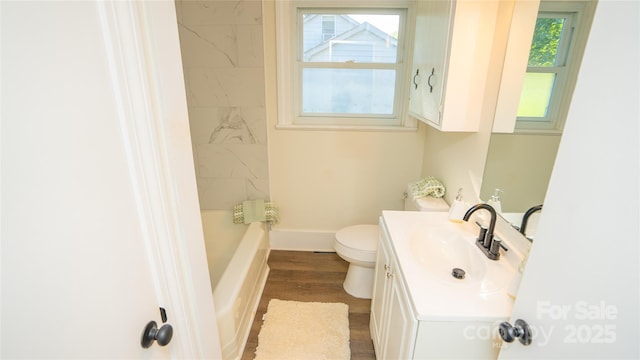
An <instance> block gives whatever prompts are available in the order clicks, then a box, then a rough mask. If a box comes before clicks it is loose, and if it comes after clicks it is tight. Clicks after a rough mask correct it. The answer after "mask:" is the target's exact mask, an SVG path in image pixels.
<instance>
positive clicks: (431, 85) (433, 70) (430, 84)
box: [414, 68, 436, 93]
mask: <svg viewBox="0 0 640 360" xmlns="http://www.w3.org/2000/svg"><path fill="white" fill-rule="evenodd" d="M435 72H436V68H431V75H429V78H428V79H427V85H429V92H430V93H432V92H433V85H434V84H432V83H431V78H432V77H434V76H435V75H436V74H435ZM417 74H418V73H416V75H417ZM414 78H415V76H414ZM414 83H415V81H414ZM416 87H418V85H416Z"/></svg>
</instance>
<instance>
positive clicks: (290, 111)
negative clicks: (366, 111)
mask: <svg viewBox="0 0 640 360" xmlns="http://www.w3.org/2000/svg"><path fill="white" fill-rule="evenodd" d="M275 6H276V54H277V82H278V122H277V128H288V129H292V128H293V129H375V130H392V129H398V130H415V129H416V128H417V122H416V121H415V120H414V119H412V118H410V117H408V116H406V108H407V104H408V98H407V96H408V91H407V89H406V86H407V85H406V84H408V80H407V79H408V78H409V76H410V74H409V73H408V72H409V71H410V69H409V66H408V64H407V62H408V60H409V59H410V53H409V51H408V50H409V44H411V41H412V39H411V38H410V37H409V34H411V31H410V30H411V27H412V23H411V22H410V21H409V20H410V15H411V14H412V2H411V1H404V0H403V1H397V0H396V1H387V0H384V1H379V0H373V1H372V0H369V1H366V0H349V1H341V2H327V1H314V0H301V1H276V4H275ZM309 8H311V9H314V11H315V10H318V11H321V10H323V9H325V10H326V11H327V13H331V14H334V13H337V12H339V10H340V9H345V10H344V11H343V12H344V13H348V12H350V13H353V12H354V11H358V12H365V13H375V12H376V11H377V12H380V13H385V11H389V10H390V9H393V10H394V11H395V10H398V13H399V15H400V16H401V19H400V28H399V30H398V55H397V56H398V58H397V61H396V63H395V64H387V65H383V67H386V68H392V69H395V70H396V87H395V102H394V114H392V115H390V116H384V115H370V116H361V115H358V116H337V115H333V114H324V115H321V116H302V115H301V114H302V112H301V95H302V69H303V66H302V65H303V61H302V60H303V59H301V58H300V57H301V55H300V54H301V51H300V49H301V47H302V41H301V37H302V36H301V35H300V34H301V31H302V24H298V18H299V16H300V15H299V11H300V9H309ZM316 12H317V11H316ZM375 64H376V65H379V63H375ZM330 67H331V68H367V69H368V68H374V69H375V68H379V67H372V66H371V64H364V63H363V64H359V63H358V64H353V63H330Z"/></svg>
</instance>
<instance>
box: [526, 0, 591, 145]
mask: <svg viewBox="0 0 640 360" xmlns="http://www.w3.org/2000/svg"><path fill="white" fill-rule="evenodd" d="M586 5H587V1H541V2H540V8H539V11H538V16H537V17H536V19H538V18H541V17H562V16H566V15H567V14H572V15H571V16H570V17H569V16H567V20H568V21H567V23H565V28H564V29H563V38H562V39H561V40H560V44H559V49H558V55H557V56H558V58H559V59H561V61H560V63H559V64H558V66H554V67H539V68H538V67H527V70H526V71H527V72H528V73H555V74H556V79H555V83H554V85H553V89H552V93H551V99H550V102H549V108H548V109H547V115H546V117H544V118H529V117H516V124H515V132H516V133H562V131H563V129H564V123H565V120H566V117H567V113H568V111H569V105H570V103H571V97H572V95H573V89H574V87H575V82H576V79H577V75H578V71H579V68H580V62H581V61H582V54H583V52H584V46H585V44H586V39H587V36H588V30H589V27H590V21H587V19H586V18H585V17H586V13H587V11H586ZM527 58H528V56H527Z"/></svg>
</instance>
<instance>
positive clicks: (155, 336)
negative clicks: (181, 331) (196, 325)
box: [140, 321, 173, 349]
mask: <svg viewBox="0 0 640 360" xmlns="http://www.w3.org/2000/svg"><path fill="white" fill-rule="evenodd" d="M172 337H173V328H172V327H171V325H169V324H164V325H162V326H161V327H160V329H158V324H156V322H155V321H149V323H148V324H147V326H145V328H144V332H143V333H142V340H141V341H140V344H141V345H142V347H143V348H145V349H146V348H148V347H149V346H151V345H153V342H154V341H157V342H158V345H160V346H165V345H167V344H168V343H169V342H170V341H171V338H172Z"/></svg>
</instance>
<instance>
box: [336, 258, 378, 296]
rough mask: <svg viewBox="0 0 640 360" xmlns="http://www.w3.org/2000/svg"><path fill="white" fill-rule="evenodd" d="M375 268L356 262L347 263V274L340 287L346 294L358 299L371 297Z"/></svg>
mask: <svg viewBox="0 0 640 360" xmlns="http://www.w3.org/2000/svg"><path fill="white" fill-rule="evenodd" d="M374 274H375V269H374V268H373V267H364V266H359V265H356V264H353V263H352V264H349V269H348V270H347V276H346V278H345V279H344V283H343V284H342V287H343V288H344V291H346V292H347V294H349V295H351V296H353V297H357V298H360V299H371V297H372V295H373V278H374Z"/></svg>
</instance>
